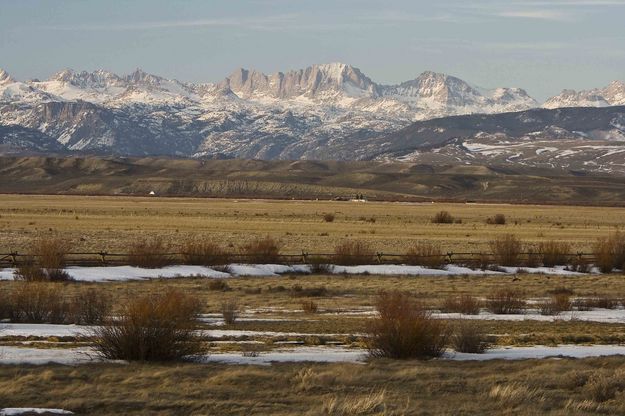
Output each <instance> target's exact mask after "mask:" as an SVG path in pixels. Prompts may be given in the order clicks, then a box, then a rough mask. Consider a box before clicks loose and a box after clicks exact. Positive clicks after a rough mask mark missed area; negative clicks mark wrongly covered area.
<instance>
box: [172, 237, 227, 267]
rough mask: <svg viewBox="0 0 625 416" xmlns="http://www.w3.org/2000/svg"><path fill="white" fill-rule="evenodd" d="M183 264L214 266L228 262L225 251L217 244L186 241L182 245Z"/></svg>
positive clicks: (203, 241)
mask: <svg viewBox="0 0 625 416" xmlns="http://www.w3.org/2000/svg"><path fill="white" fill-rule="evenodd" d="M182 253H183V254H182V256H183V260H184V263H185V264H193V265H198V266H216V265H222V264H227V263H228V262H229V258H228V255H227V253H226V250H224V249H223V248H222V247H221V246H220V245H219V244H216V243H213V242H211V241H205V240H188V241H186V242H184V243H183V245H182Z"/></svg>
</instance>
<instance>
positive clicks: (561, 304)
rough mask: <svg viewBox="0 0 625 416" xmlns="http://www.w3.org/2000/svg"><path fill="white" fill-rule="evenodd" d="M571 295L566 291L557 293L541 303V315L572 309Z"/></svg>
mask: <svg viewBox="0 0 625 416" xmlns="http://www.w3.org/2000/svg"><path fill="white" fill-rule="evenodd" d="M571 306H572V303H571V297H570V296H569V295H568V294H566V293H556V294H553V295H551V297H550V298H549V299H547V300H546V301H544V302H541V303H539V307H540V313H541V315H557V314H559V313H560V312H564V311H570V310H571Z"/></svg>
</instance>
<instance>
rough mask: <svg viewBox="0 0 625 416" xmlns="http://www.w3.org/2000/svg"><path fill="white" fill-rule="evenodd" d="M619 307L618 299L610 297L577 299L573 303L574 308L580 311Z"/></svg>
mask: <svg viewBox="0 0 625 416" xmlns="http://www.w3.org/2000/svg"><path fill="white" fill-rule="evenodd" d="M618 305H619V302H618V300H617V299H614V298H611V297H608V296H597V297H592V298H577V299H575V300H574V301H573V306H574V307H576V308H577V310H580V311H589V310H591V309H594V308H599V309H615V308H617V307H618Z"/></svg>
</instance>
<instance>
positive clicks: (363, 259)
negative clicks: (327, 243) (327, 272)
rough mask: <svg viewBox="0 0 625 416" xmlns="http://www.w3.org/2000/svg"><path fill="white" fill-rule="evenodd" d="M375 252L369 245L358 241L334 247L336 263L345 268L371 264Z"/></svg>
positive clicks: (349, 241)
mask: <svg viewBox="0 0 625 416" xmlns="http://www.w3.org/2000/svg"><path fill="white" fill-rule="evenodd" d="M374 256H375V252H374V251H373V248H371V245H369V243H366V242H364V241H357V240H348V241H344V242H342V243H340V244H339V245H337V246H336V247H334V262H335V263H336V264H341V265H344V266H354V265H359V264H370V263H371V262H372V261H373V259H374Z"/></svg>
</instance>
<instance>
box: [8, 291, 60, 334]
mask: <svg viewBox="0 0 625 416" xmlns="http://www.w3.org/2000/svg"><path fill="white" fill-rule="evenodd" d="M5 302H6V305H7V306H6V307H7V315H8V318H9V319H10V320H11V321H12V322H28V323H51V324H62V323H65V321H66V319H67V317H68V313H69V309H70V305H69V303H68V302H67V301H66V300H65V299H64V297H63V291H62V289H61V287H59V286H58V285H54V284H50V283H42V282H23V283H20V284H19V285H18V286H17V287H15V288H14V289H13V290H11V291H10V292H9V294H8V295H7V296H6V299H5Z"/></svg>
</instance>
